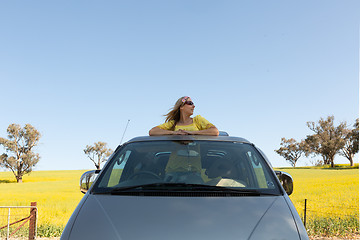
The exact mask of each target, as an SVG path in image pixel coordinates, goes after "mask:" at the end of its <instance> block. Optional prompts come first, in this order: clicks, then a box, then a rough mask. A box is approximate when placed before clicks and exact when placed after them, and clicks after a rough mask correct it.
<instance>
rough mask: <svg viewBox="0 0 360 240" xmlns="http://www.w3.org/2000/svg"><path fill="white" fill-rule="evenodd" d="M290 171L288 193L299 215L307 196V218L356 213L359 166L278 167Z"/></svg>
mask: <svg viewBox="0 0 360 240" xmlns="http://www.w3.org/2000/svg"><path fill="white" fill-rule="evenodd" d="M280 170H282V171H284V172H288V173H290V174H291V176H292V177H293V180H294V192H293V194H292V195H290V199H291V201H292V202H293V203H294V205H295V207H296V209H297V211H298V213H299V214H300V215H301V216H303V215H304V208H305V199H307V204H306V205H307V211H306V216H307V219H311V218H316V217H327V218H328V217H333V218H334V217H335V218H347V217H348V216H354V215H355V216H359V169H326V168H309V169H280Z"/></svg>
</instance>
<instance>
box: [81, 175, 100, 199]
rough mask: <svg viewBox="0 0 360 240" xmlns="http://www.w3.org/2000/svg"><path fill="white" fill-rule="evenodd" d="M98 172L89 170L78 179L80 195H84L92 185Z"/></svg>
mask: <svg viewBox="0 0 360 240" xmlns="http://www.w3.org/2000/svg"><path fill="white" fill-rule="evenodd" d="M99 172H100V170H91V171H87V172H85V173H83V175H81V177H80V191H81V192H82V193H84V194H85V193H86V192H87V191H88V190H89V189H90V187H91V185H92V184H93V183H94V181H95V179H96V177H97V175H98V174H99Z"/></svg>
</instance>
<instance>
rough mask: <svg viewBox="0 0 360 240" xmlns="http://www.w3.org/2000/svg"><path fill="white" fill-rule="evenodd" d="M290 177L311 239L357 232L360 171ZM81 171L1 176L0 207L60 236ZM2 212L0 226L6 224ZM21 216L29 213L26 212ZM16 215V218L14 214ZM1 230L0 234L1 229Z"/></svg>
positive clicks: (303, 171) (314, 171)
mask: <svg viewBox="0 0 360 240" xmlns="http://www.w3.org/2000/svg"><path fill="white" fill-rule="evenodd" d="M280 170H282V171H285V172H288V173H290V174H291V175H292V177H293V179H294V192H293V194H292V195H291V196H290V198H291V200H292V201H293V203H294V205H295V207H296V209H297V210H298V212H299V214H300V216H301V217H303V216H304V202H305V199H307V228H308V232H309V233H310V234H311V235H347V234H356V233H357V232H358V230H359V227H358V226H359V220H358V219H359V170H358V169H343V168H338V169H335V170H334V169H324V168H296V169H290V168H287V169H280ZM83 172H85V170H76V171H35V172H32V173H31V174H30V175H26V176H24V178H23V183H19V184H18V183H16V181H15V178H14V176H13V174H12V173H11V172H0V192H1V195H0V206H29V205H30V202H37V204H38V236H39V237H42V236H43V237H50V236H59V235H60V234H61V230H62V229H63V227H64V226H65V224H66V222H67V220H68V219H69V217H70V215H71V214H72V212H73V210H74V209H75V208H76V206H77V204H78V203H79V201H80V199H81V198H82V197H83V194H82V193H81V192H80V191H79V179H80V176H81V174H82V173H83ZM6 211H7V210H1V211H0V227H1V226H4V225H5V224H6V221H7V216H6V215H7V212H6ZM22 211H25V212H24V213H20V212H19V213H18V214H19V215H21V214H27V213H28V211H29V210H28V209H27V210H22ZM15 215H17V214H15ZM2 232H3V231H2Z"/></svg>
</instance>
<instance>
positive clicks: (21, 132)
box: [0, 124, 41, 183]
mask: <svg viewBox="0 0 360 240" xmlns="http://www.w3.org/2000/svg"><path fill="white" fill-rule="evenodd" d="M7 133H8V139H6V138H1V137H0V145H2V146H3V147H4V148H5V150H6V153H3V154H2V155H0V167H3V168H7V169H10V170H11V171H12V172H13V174H14V176H15V178H16V181H17V182H18V183H21V182H22V178H23V176H24V175H25V174H28V173H30V172H31V171H32V169H33V167H35V165H36V164H37V163H38V162H39V160H40V156H39V154H38V153H34V152H33V148H34V147H35V146H37V144H38V143H39V139H40V137H41V135H40V132H39V131H38V130H36V129H35V128H34V127H33V126H32V125H30V124H26V125H25V127H24V128H21V126H20V125H18V124H10V125H9V127H8V128H7Z"/></svg>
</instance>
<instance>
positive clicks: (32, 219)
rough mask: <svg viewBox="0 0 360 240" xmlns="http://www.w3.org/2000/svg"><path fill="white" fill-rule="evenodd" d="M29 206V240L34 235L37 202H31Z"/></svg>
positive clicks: (32, 239)
mask: <svg viewBox="0 0 360 240" xmlns="http://www.w3.org/2000/svg"><path fill="white" fill-rule="evenodd" d="M31 206H32V207H34V208H30V222H29V240H34V239H35V235H36V219H37V208H36V206H37V203H36V202H31Z"/></svg>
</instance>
